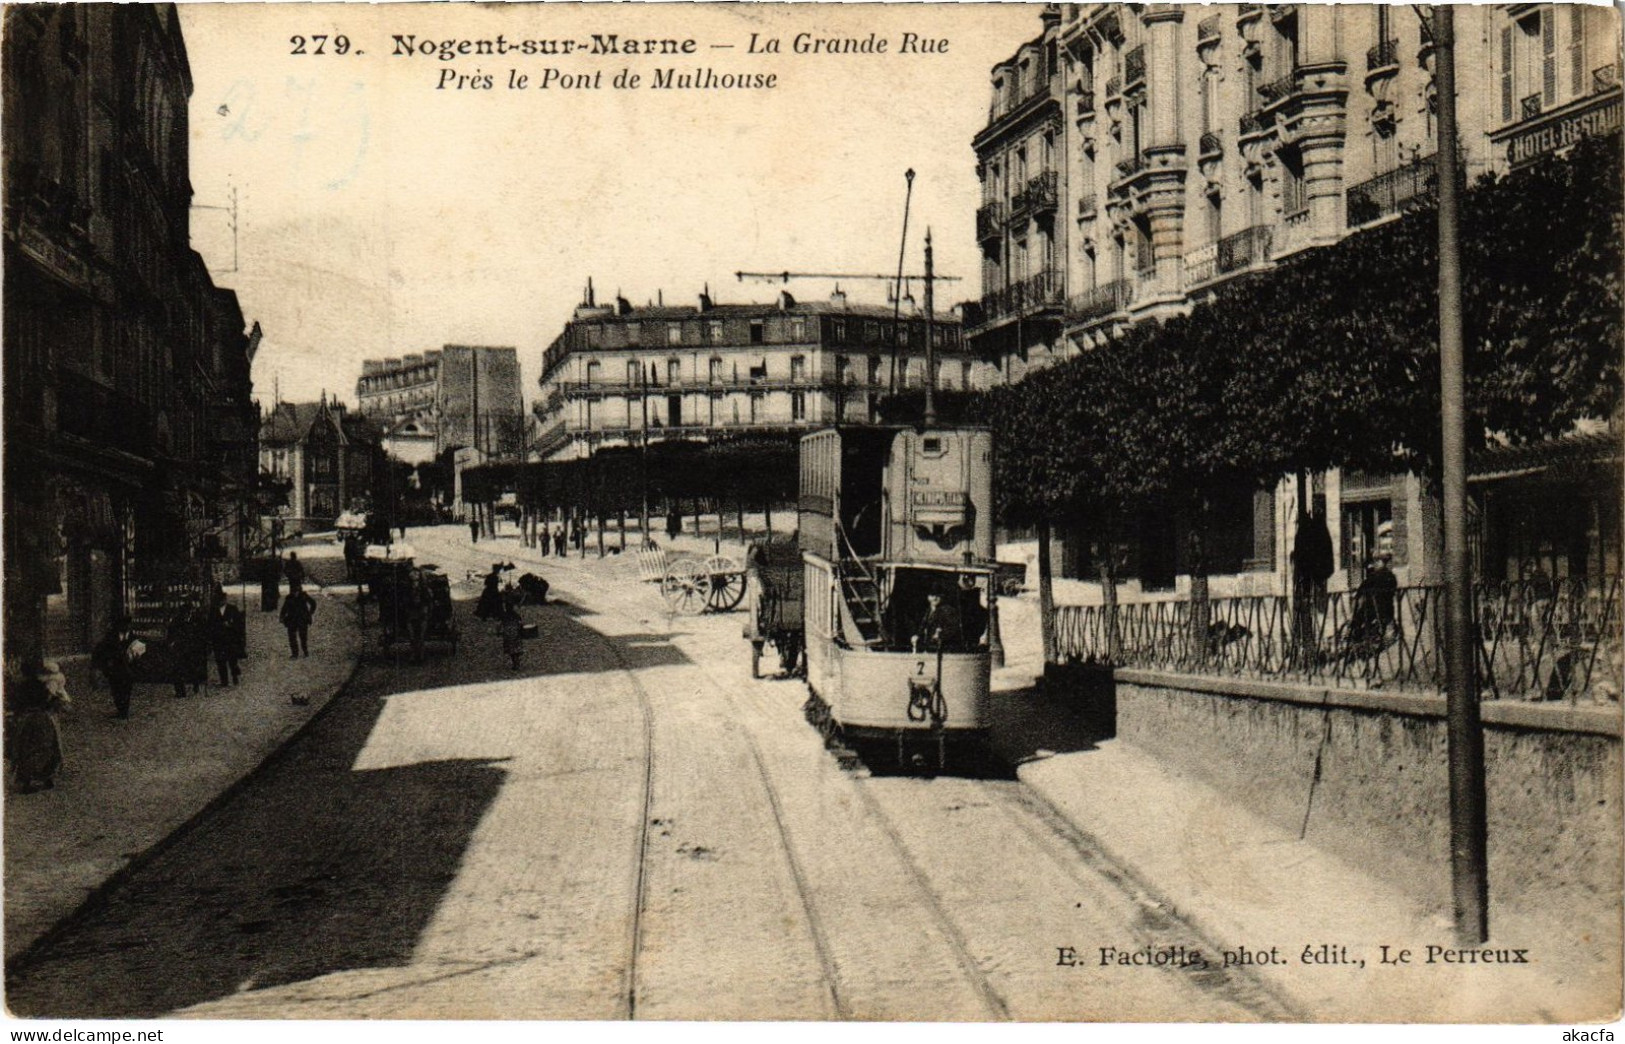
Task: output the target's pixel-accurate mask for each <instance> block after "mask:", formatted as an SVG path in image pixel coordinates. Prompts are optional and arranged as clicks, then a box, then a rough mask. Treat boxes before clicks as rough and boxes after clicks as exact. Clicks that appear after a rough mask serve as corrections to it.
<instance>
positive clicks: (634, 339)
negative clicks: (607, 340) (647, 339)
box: [626, 323, 640, 345]
mask: <svg viewBox="0 0 1625 1044" xmlns="http://www.w3.org/2000/svg"><path fill="white" fill-rule="evenodd" d="M639 332H640V331H639V329H638V324H637V323H627V324H626V343H627V344H629V345H636V344H637V343H638V334H639Z"/></svg>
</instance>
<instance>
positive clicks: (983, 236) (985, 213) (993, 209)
mask: <svg viewBox="0 0 1625 1044" xmlns="http://www.w3.org/2000/svg"><path fill="white" fill-rule="evenodd" d="M1003 235H1004V204H1003V203H1000V202H998V201H997V200H995V201H994V202H992V203H987V204H985V205H983V206H982V208H981V209H980V210H978V211H977V212H976V241H977V242H978V243H986V242H989V241H990V240H995V239H998V238H1000V237H1001V236H1003Z"/></svg>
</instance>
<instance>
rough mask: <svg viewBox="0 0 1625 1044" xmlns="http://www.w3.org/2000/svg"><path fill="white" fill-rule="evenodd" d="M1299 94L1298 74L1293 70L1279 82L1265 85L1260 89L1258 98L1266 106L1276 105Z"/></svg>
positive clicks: (1275, 81)
mask: <svg viewBox="0 0 1625 1044" xmlns="http://www.w3.org/2000/svg"><path fill="white" fill-rule="evenodd" d="M1296 93H1298V73H1297V71H1296V70H1293V71H1292V72H1290V73H1287V74H1286V75H1285V76H1283V77H1281V78H1280V79H1279V80H1274V81H1271V82H1270V83H1266V84H1263V85H1262V86H1260V87H1259V88H1258V96H1259V98H1261V99H1263V102H1264V104H1265V105H1274V104H1276V103H1277V102H1280V101H1284V100H1286V99H1287V98H1290V97H1291V96H1292V95H1294V94H1296Z"/></svg>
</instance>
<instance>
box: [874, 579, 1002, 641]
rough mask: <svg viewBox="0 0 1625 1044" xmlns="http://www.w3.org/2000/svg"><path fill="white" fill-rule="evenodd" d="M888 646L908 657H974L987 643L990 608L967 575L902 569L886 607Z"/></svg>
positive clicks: (893, 583) (893, 584)
mask: <svg viewBox="0 0 1625 1044" xmlns="http://www.w3.org/2000/svg"><path fill="white" fill-rule="evenodd" d="M885 617H886V637H887V647H888V648H889V649H891V650H893V651H898V652H906V651H910V650H916V651H920V652H936V651H937V650H938V648H940V649H941V650H942V651H943V652H974V651H976V650H977V649H980V648H983V647H984V645H985V643H986V638H987V620H988V611H987V605H986V602H985V600H984V598H983V592H982V588H981V586H980V585H979V584H978V583H977V582H976V578H975V577H974V576H971V575H969V574H963V575H958V576H956V575H955V574H954V573H951V572H943V571H938V570H931V569H898V570H896V571H894V572H893V574H892V587H891V597H890V599H888V601H887V603H886V613H885Z"/></svg>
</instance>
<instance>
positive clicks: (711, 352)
mask: <svg viewBox="0 0 1625 1044" xmlns="http://www.w3.org/2000/svg"><path fill="white" fill-rule="evenodd" d="M897 311H900V312H901V319H900V321H898V322H895V323H894V321H893V318H894V314H895V313H896V312H897ZM929 331H930V333H929V336H930V337H931V341H932V344H933V346H934V350H935V356H936V367H937V386H938V387H940V388H953V389H960V388H968V387H972V386H973V385H974V384H975V382H976V380H977V375H976V372H975V367H974V366H973V364H972V362H971V360H970V359H969V358H967V357H966V355H965V353H964V350H963V347H962V345H961V341H960V332H959V320H958V318H957V317H956V316H953V315H939V316H936V317H934V319H933V321H932V322H931V323H930V324H929ZM926 337H927V323H926V320H925V317H924V315H923V314H921V313H920V312H919V310H918V309H916V308H914V306H913V304H912V302H909V301H907V300H906V299H905V301H904V303H903V306H902V307H901V309H898V310H894V308H892V307H885V306H875V305H863V304H857V303H853V302H848V301H847V299H846V295H845V294H844V293H841V292H840V291H839V290H837V291H836V292H835V293H834V294H833V295H831V297H830V298H829V299H827V300H822V301H813V302H798V301H797V300H795V298H793V297H792V296H791V295H789V294H788V293H781V294H780V295H779V296H778V299H777V300H776V301H774V302H771V303H767V304H718V303H715V302H713V301H712V300H711V298H710V296H709V294H701V295H700V298H699V301H698V303H697V304H696V305H690V306H668V305H663V304H652V305H649V306H646V307H641V308H635V307H633V306H632V305H631V304H630V303H629V302H628V301H627V300H625V299H624V298H619V297H617V298H616V299H615V300H614V301H613V302H612V303H609V304H598V303H597V302H596V300H595V297H594V294H593V291H592V288H591V284H589V285H588V289H587V293H586V296H585V298H584V299H583V301H582V303H581V304H580V305H579V306H578V307H577V308H576V310H575V314H574V317H573V318H572V319H571V320H570V321H569V322H567V323H566V324H565V326H564V330H563V331H562V332H561V333H560V334H559V335H558V336H557V337H556V338H555V339H554V340H553V342H552V344H551V345H550V346H549V347H548V349H547V351H546V353H545V354H544V356H543V362H542V375H541V379H540V382H539V383H540V394H539V396H538V398H537V400H536V404H535V407H534V414H535V421H536V437H535V443H534V451H535V453H536V455H537V456H538V457H539V458H541V459H544V460H565V459H573V458H578V457H585V456H589V455H591V454H592V452H593V451H594V450H596V449H598V448H600V447H603V446H614V445H641V444H643V443H644V442H646V441H653V440H661V439H697V440H706V439H711V438H715V437H717V436H720V435H729V434H788V433H793V432H797V431H807V430H812V429H814V428H817V427H821V426H824V425H828V424H834V423H839V422H850V423H861V422H867V421H872V420H874V419H875V417H876V407H877V405H878V404H879V402H880V400H881V398H882V397H883V396H885V395H886V394H888V392H889V391H890V389H891V388H892V387H893V386H894V378H893V360H894V353H893V345H894V342H895V346H896V352H895V365H896V376H895V386H896V387H899V388H905V389H906V388H919V387H923V386H924V381H925V344H926Z"/></svg>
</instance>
